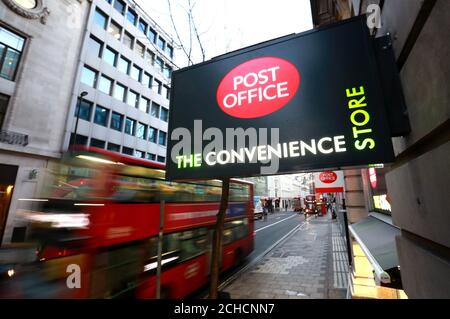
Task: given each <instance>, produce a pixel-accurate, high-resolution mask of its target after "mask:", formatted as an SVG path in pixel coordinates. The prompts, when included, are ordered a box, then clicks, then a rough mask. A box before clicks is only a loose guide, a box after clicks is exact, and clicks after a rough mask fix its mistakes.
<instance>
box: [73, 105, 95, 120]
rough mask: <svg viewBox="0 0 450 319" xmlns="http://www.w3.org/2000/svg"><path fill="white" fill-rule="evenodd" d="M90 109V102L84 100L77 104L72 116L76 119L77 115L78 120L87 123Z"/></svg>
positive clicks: (90, 112)
mask: <svg viewBox="0 0 450 319" xmlns="http://www.w3.org/2000/svg"><path fill="white" fill-rule="evenodd" d="M92 107H93V103H92V102H89V101H86V100H82V101H80V102H79V103H78V102H77V106H76V107H75V114H74V115H75V117H77V115H78V116H79V118H80V119H82V120H85V121H88V122H89V121H90V120H91V114H92ZM78 108H79V109H80V113H79V114H78Z"/></svg>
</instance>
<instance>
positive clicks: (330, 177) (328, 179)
mask: <svg viewBox="0 0 450 319" xmlns="http://www.w3.org/2000/svg"><path fill="white" fill-rule="evenodd" d="M319 179H320V181H321V182H322V183H325V184H331V183H334V182H335V181H336V180H337V175H336V173H335V172H322V173H320V175H319Z"/></svg>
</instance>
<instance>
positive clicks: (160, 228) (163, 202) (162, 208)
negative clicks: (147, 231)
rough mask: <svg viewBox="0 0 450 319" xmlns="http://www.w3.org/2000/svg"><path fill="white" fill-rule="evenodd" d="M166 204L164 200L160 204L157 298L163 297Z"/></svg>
mask: <svg viewBox="0 0 450 319" xmlns="http://www.w3.org/2000/svg"><path fill="white" fill-rule="evenodd" d="M164 205H165V201H164V200H162V201H161V203H160V206H159V238H158V267H157V268H156V299H161V266H162V245H163V231H164Z"/></svg>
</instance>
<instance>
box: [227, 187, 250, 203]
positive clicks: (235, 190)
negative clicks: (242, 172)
mask: <svg viewBox="0 0 450 319" xmlns="http://www.w3.org/2000/svg"><path fill="white" fill-rule="evenodd" d="M249 198H250V192H249V186H248V185H245V184H238V183H231V184H230V201H231V202H245V201H248V200H249Z"/></svg>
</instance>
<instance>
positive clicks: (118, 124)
mask: <svg viewBox="0 0 450 319" xmlns="http://www.w3.org/2000/svg"><path fill="white" fill-rule="evenodd" d="M122 123H123V115H121V114H119V113H116V112H112V114H111V125H110V127H111V128H112V129H113V130H116V131H119V132H121V131H122Z"/></svg>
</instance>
